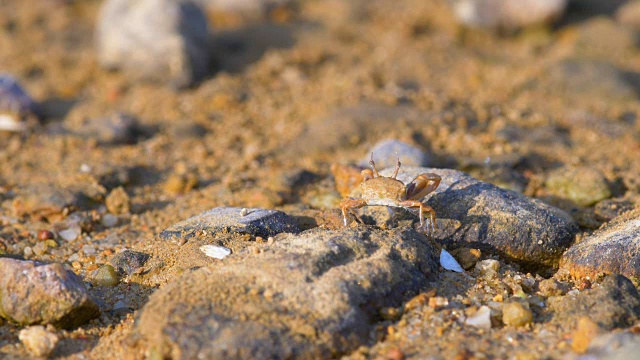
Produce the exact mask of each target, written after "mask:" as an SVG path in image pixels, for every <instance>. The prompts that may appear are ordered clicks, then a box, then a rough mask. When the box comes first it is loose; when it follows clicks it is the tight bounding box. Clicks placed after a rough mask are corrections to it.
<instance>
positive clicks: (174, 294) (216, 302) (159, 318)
mask: <svg viewBox="0 0 640 360" xmlns="http://www.w3.org/2000/svg"><path fill="white" fill-rule="evenodd" d="M436 253H437V252H436V249H435V247H434V246H433V245H432V244H431V243H430V242H429V241H427V239H426V238H425V236H424V235H422V234H419V233H417V232H415V231H413V230H411V229H406V228H405V229H404V230H392V231H381V230H370V229H355V230H354V229H340V230H337V231H328V230H325V229H313V230H309V231H306V232H303V233H301V234H297V235H295V234H287V235H279V236H277V237H276V240H275V241H274V242H273V244H271V245H268V246H266V247H264V248H263V251H260V252H258V253H256V252H255V251H253V249H246V250H245V251H242V252H241V253H240V254H236V256H234V257H229V258H227V259H225V262H224V265H221V266H216V265H211V266H208V267H205V268H201V269H199V270H196V271H193V272H191V273H188V274H186V275H184V276H182V277H180V278H178V279H176V280H175V281H173V282H170V283H168V284H167V285H165V286H163V287H162V288H161V289H160V290H158V291H157V292H156V293H154V294H153V295H152V296H151V297H150V299H149V302H148V303H147V304H146V305H145V307H144V308H143V309H142V311H141V313H140V317H139V321H138V322H137V326H136V329H135V330H136V332H137V334H138V335H142V337H143V338H144V339H146V346H148V348H150V349H156V351H157V352H159V354H156V355H159V356H160V357H173V358H195V357H203V358H291V357H295V358H329V357H331V358H335V357H340V355H342V354H346V353H348V352H349V351H352V350H354V349H355V348H357V347H358V346H360V345H362V344H365V343H367V342H368V341H369V340H370V332H371V331H372V329H373V327H374V326H375V322H376V319H377V317H378V316H379V311H380V309H382V308H384V307H389V306H398V305H399V304H400V303H401V302H402V301H405V300H407V299H408V298H410V297H411V296H412V294H416V293H417V292H418V291H420V290H421V289H423V288H424V287H425V285H426V283H427V281H428V279H429V278H430V276H431V275H432V274H433V273H434V272H436V271H437V269H438V265H437V264H438V262H437V257H436Z"/></svg>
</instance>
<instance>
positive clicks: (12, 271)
mask: <svg viewBox="0 0 640 360" xmlns="http://www.w3.org/2000/svg"><path fill="white" fill-rule="evenodd" d="M0 314H1V316H2V317H4V318H5V319H8V320H10V321H13V322H16V323H18V324H20V325H31V324H53V325H54V326H56V327H62V328H73V327H76V326H78V325H81V324H84V323H86V322H87V321H88V320H90V319H92V318H94V317H96V316H98V315H99V310H98V307H97V306H96V305H95V303H94V302H93V301H92V300H91V298H89V295H88V294H87V290H86V288H85V287H84V284H83V282H82V280H81V279H80V278H78V277H77V276H76V275H75V274H74V273H73V272H71V271H68V270H66V269H65V268H64V266H63V265H62V264H58V263H53V264H40V263H37V262H33V261H21V260H15V259H10V258H0Z"/></svg>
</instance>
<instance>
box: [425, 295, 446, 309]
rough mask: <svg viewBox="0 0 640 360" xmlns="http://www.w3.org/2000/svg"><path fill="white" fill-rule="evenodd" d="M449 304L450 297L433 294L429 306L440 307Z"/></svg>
mask: <svg viewBox="0 0 640 360" xmlns="http://www.w3.org/2000/svg"><path fill="white" fill-rule="evenodd" d="M446 306H449V299H447V298H446V297H442V296H433V297H430V298H429V307H430V308H434V309H439V308H443V307H446Z"/></svg>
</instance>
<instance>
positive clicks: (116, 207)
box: [104, 186, 131, 215]
mask: <svg viewBox="0 0 640 360" xmlns="http://www.w3.org/2000/svg"><path fill="white" fill-rule="evenodd" d="M104 203H105V205H106V206H107V210H108V211H109V212H110V213H111V214H113V215H123V214H128V213H129V212H130V211H131V200H129V195H128V194H127V192H126V191H125V190H124V188H123V187H122V186H118V187H117V188H115V189H113V190H111V192H110V193H109V195H107V198H106V199H105V201H104Z"/></svg>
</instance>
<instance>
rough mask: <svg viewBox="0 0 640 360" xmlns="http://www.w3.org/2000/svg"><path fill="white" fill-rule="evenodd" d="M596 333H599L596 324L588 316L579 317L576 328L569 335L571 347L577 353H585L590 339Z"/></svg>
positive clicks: (596, 334)
mask: <svg viewBox="0 0 640 360" xmlns="http://www.w3.org/2000/svg"><path fill="white" fill-rule="evenodd" d="M598 333H600V328H599V327H598V324H596V323H595V322H593V320H591V319H589V317H588V316H583V317H581V318H579V319H578V323H577V325H576V330H575V331H574V332H573V335H572V337H571V349H573V351H575V352H577V353H578V354H583V353H585V352H586V351H587V349H588V348H589V344H591V341H592V340H593V339H594V338H595V337H596V336H598Z"/></svg>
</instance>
